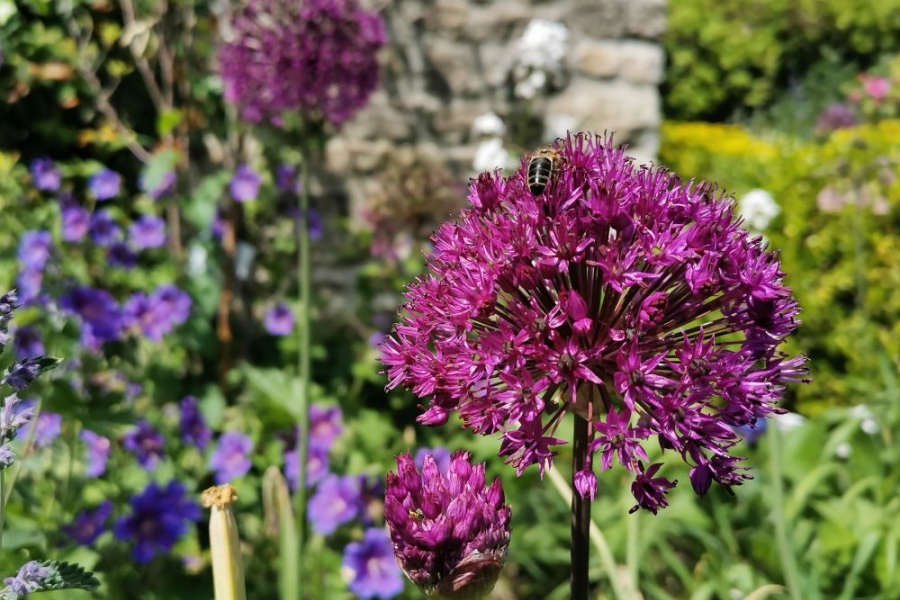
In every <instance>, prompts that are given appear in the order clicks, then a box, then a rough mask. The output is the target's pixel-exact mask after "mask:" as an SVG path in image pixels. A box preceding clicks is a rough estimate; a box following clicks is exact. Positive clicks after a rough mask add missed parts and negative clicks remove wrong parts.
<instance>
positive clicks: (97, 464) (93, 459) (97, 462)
mask: <svg viewBox="0 0 900 600" xmlns="http://www.w3.org/2000/svg"><path fill="white" fill-rule="evenodd" d="M79 436H80V437H81V441H83V442H84V444H85V449H86V452H85V461H86V462H87V467H86V468H85V470H84V473H85V475H87V476H88V477H100V476H101V475H103V474H104V473H105V472H106V461H108V460H109V453H110V451H111V450H112V444H111V443H110V441H109V438H106V437H103V436H102V435H100V434H98V433H94V432H93V431H91V430H90V429H82V430H81V433H80V434H79Z"/></svg>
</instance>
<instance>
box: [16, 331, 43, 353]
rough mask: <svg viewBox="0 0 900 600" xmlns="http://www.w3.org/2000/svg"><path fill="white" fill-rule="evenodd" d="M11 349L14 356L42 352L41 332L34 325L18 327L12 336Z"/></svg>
mask: <svg viewBox="0 0 900 600" xmlns="http://www.w3.org/2000/svg"><path fill="white" fill-rule="evenodd" d="M13 351H14V352H15V353H16V358H30V357H32V356H40V355H42V354H44V341H43V340H42V339H41V332H40V331H39V330H37V329H35V328H34V327H19V328H18V329H17V330H16V335H15V337H14V338H13Z"/></svg>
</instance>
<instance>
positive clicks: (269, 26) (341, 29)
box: [219, 0, 386, 125]
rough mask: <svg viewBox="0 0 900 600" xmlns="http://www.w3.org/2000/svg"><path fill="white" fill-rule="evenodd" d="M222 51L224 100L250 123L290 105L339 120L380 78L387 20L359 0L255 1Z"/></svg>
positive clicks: (274, 116)
mask: <svg viewBox="0 0 900 600" xmlns="http://www.w3.org/2000/svg"><path fill="white" fill-rule="evenodd" d="M232 27H233V29H234V36H233V38H232V39H231V40H229V41H228V42H227V43H226V44H224V45H223V46H222V47H221V49H220V50H219V67H220V72H221V75H222V79H223V80H224V81H225V99H226V100H227V101H229V102H232V103H233V104H235V105H236V106H237V107H238V108H239V110H240V112H241V116H242V117H243V118H244V119H246V120H248V121H251V122H253V123H259V122H260V121H263V120H269V121H271V122H272V123H274V124H276V125H278V124H280V122H281V115H282V114H283V113H285V112H299V113H300V114H301V115H302V116H304V117H306V118H309V119H316V120H324V121H326V122H329V123H332V124H334V125H340V124H341V123H343V122H344V121H346V120H347V119H349V118H350V117H351V116H352V115H353V114H354V113H355V112H356V111H357V110H359V109H360V108H362V107H363V106H365V104H366V103H367V102H368V100H369V96H370V95H371V93H372V92H373V91H374V90H375V88H376V87H377V85H378V78H379V69H378V61H377V60H376V54H377V51H378V49H379V48H381V47H382V46H383V45H384V43H385V41H386V40H385V32H384V24H383V22H382V20H381V17H379V16H378V15H377V14H375V13H370V12H367V11H365V10H362V9H361V8H360V7H359V5H358V3H357V2H356V0H305V1H304V2H292V1H291V0H251V1H250V2H249V3H247V4H246V5H245V7H244V8H243V9H242V10H241V11H240V12H239V13H238V14H237V15H236V17H235V19H234V22H233V23H232Z"/></svg>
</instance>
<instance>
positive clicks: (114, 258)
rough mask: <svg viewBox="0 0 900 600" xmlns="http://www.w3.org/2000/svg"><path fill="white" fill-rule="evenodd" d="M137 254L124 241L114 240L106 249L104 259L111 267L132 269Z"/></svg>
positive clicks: (135, 262)
mask: <svg viewBox="0 0 900 600" xmlns="http://www.w3.org/2000/svg"><path fill="white" fill-rule="evenodd" d="M137 259H138V257H137V254H135V253H134V251H133V250H132V249H131V248H129V246H128V244H126V243H125V242H114V243H113V244H112V245H111V246H110V247H109V248H107V249H106V260H107V262H109V265H110V266H112V267H118V268H120V269H125V270H128V269H132V268H134V265H136V264H137Z"/></svg>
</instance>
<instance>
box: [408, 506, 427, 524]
mask: <svg viewBox="0 0 900 600" xmlns="http://www.w3.org/2000/svg"><path fill="white" fill-rule="evenodd" d="M409 518H410V519H412V520H413V521H417V522H418V521H423V520H425V513H424V512H422V509H421V508H417V509H416V510H411V511H409Z"/></svg>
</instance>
